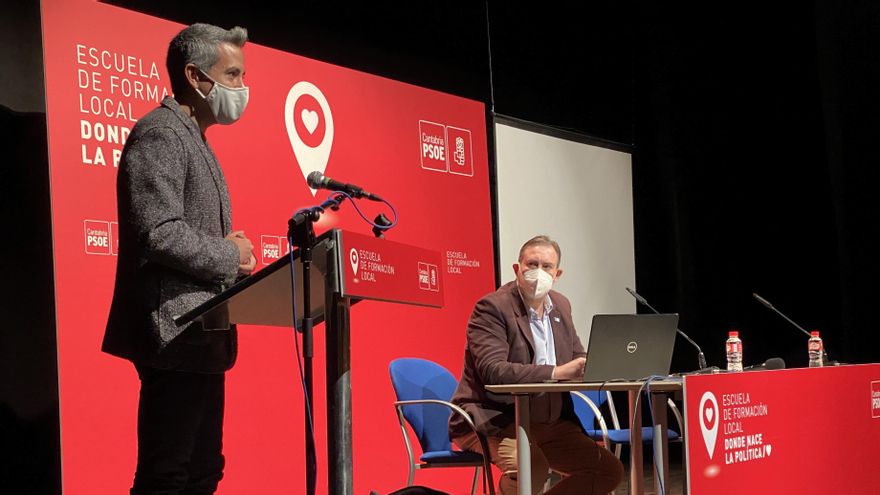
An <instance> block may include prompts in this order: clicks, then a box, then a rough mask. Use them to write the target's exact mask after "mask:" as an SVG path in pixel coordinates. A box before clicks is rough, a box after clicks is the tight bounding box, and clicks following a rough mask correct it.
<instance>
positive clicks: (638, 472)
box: [627, 390, 645, 495]
mask: <svg viewBox="0 0 880 495" xmlns="http://www.w3.org/2000/svg"><path fill="white" fill-rule="evenodd" d="M627 395H628V397H629V418H630V421H632V422H631V423H630V425H629V431H630V446H629V492H630V493H632V494H634V495H636V494H637V495H643V494H644V493H645V466H644V465H643V461H642V411H641V406H640V407H639V408H636V402H637V401H638V398H639V391H638V390H629V391H628V392H627Z"/></svg>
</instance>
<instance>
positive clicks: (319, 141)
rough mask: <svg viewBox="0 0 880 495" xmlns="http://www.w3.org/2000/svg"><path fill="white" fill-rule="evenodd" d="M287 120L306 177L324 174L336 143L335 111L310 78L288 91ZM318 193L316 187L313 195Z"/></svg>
mask: <svg viewBox="0 0 880 495" xmlns="http://www.w3.org/2000/svg"><path fill="white" fill-rule="evenodd" d="M284 123H285V124H286V126H287V137H288V138H290V145H291V147H293V154H294V156H296V161H297V163H298V164H299V169H300V171H301V172H302V174H303V179H305V178H306V176H308V174H309V173H310V172H312V171H315V170H317V171H319V172H321V173H322V174H323V173H324V170H326V169H327V160H328V159H329V158H330V148H331V146H333V114H332V113H331V112H330V105H329V104H328V103H327V98H325V97H324V93H322V92H321V90H320V89H318V87H317V86H315V85H314V84H312V83H310V82H308V81H300V82H298V83H296V84H294V85H293V87H292V88H290V91H288V92H287V101H286V103H285V104H284ZM309 189H311V188H309ZM316 192H317V191H316V190H315V189H312V196H314V195H315V193H316Z"/></svg>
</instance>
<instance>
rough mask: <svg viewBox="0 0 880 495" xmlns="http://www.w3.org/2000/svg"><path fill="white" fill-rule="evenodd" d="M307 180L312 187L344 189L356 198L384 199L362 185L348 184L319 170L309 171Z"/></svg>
mask: <svg viewBox="0 0 880 495" xmlns="http://www.w3.org/2000/svg"><path fill="white" fill-rule="evenodd" d="M306 182H307V183H308V184H309V187H311V188H312V189H329V190H331V191H342V192H344V193H346V194H348V195H349V196H351V197H352V198H356V199H358V198H366V199H369V200H371V201H383V200H382V198H380V197H379V196H377V195H375V194H373V193H370V192H367V191H364V189H363V188H362V187H360V186H356V185H354V184H346V183H345V182H339V181H337V180H334V179H331V178H330V177H327V176H326V175H324V174H322V173H321V172H318V171H317V170H315V171H314V172H311V173H309V175H308V177H306Z"/></svg>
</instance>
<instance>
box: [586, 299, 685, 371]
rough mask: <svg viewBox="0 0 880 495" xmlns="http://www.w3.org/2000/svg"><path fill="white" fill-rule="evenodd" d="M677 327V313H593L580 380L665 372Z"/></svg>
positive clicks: (670, 357) (669, 360)
mask: <svg viewBox="0 0 880 495" xmlns="http://www.w3.org/2000/svg"><path fill="white" fill-rule="evenodd" d="M677 328H678V315H677V314H659V315H594V316H593V326H592V328H591V330H590V342H589V344H588V345H587V366H586V368H585V369H584V379H583V381H585V382H604V381H608V380H619V379H626V380H638V379H640V378H645V377H648V376H651V375H661V376H666V375H668V374H669V366H670V364H671V362H672V348H673V346H674V344H675V333H676V329H677Z"/></svg>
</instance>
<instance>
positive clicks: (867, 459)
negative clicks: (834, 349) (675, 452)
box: [684, 364, 880, 495]
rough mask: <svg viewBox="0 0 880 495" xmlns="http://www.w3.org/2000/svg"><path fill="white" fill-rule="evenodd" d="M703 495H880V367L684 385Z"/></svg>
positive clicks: (693, 464) (728, 377) (691, 475)
mask: <svg viewBox="0 0 880 495" xmlns="http://www.w3.org/2000/svg"><path fill="white" fill-rule="evenodd" d="M684 394H685V413H686V415H687V422H686V427H685V430H686V434H685V438H686V439H687V440H686V441H687V464H688V466H687V473H688V483H689V487H690V489H689V491H688V493H691V494H694V495H700V494H712V495H721V494H725V493H730V494H742V493H798V494H813V493H815V494H820V493H823V494H824V493H878V492H880V489H878V488H876V485H877V482H876V481H875V480H874V476H873V475H874V469H876V468H877V465H878V464H880V365H878V364H870V365H858V366H840V367H828V368H803V369H791V370H778V371H763V372H746V373H729V374H719V375H702V376H689V377H687V378H685V383H684Z"/></svg>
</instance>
